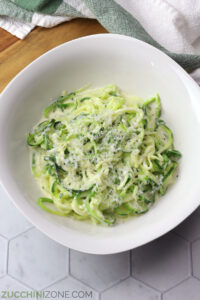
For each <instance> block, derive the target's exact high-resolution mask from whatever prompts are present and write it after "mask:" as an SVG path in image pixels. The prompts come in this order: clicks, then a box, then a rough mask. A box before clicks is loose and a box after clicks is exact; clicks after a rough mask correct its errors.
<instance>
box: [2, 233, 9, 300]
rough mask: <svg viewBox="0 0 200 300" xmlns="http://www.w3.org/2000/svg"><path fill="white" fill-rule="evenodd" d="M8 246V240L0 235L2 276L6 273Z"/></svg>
mask: <svg viewBox="0 0 200 300" xmlns="http://www.w3.org/2000/svg"><path fill="white" fill-rule="evenodd" d="M7 246H8V242H7V241H6V240H5V239H4V238H3V237H0V277H1V276H3V275H5V274H6V267H7ZM0 299H1V298H0Z"/></svg>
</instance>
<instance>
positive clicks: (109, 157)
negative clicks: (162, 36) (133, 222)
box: [27, 85, 181, 225]
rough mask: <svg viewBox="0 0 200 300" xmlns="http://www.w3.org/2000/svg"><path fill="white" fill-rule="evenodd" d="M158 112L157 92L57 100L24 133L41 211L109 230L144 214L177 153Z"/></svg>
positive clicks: (84, 93) (96, 92) (172, 170)
mask: <svg viewBox="0 0 200 300" xmlns="http://www.w3.org/2000/svg"><path fill="white" fill-rule="evenodd" d="M160 115H161V104H160V98H159V96H158V94H156V95H155V97H153V98H151V99H149V100H147V101H145V102H144V101H142V100H141V99H139V98H137V97H131V96H126V95H124V94H123V93H121V92H120V91H119V89H118V88H117V87H116V86H115V85H111V86H107V87H105V88H99V89H93V90H87V89H84V88H83V89H80V90H77V91H74V92H72V93H69V94H63V95H62V96H60V97H59V98H58V99H57V100H56V101H55V102H53V103H52V104H50V105H49V106H48V107H47V108H46V109H45V110H44V117H43V119H42V120H41V122H40V123H39V124H38V125H36V126H35V127H34V129H33V132H32V133H29V134H28V135H27V143H28V145H29V146H31V147H32V172H33V175H34V176H35V177H36V178H37V179H38V182H39V184H40V186H41V188H42V189H43V190H44V191H45V194H46V196H45V197H42V198H39V199H38V204H39V205H40V206H41V208H43V209H44V210H46V211H47V212H49V213H52V214H56V215H59V216H74V217H75V218H78V219H80V220H92V221H95V222H96V223H100V224H108V225H112V224H114V223H115V221H116V219H117V218H120V216H126V217H128V216H135V215H140V214H143V213H145V212H147V211H148V210H149V208H150V207H151V206H152V205H153V203H154V202H155V200H156V199H157V198H159V196H160V195H164V194H165V193H166V191H167V188H168V187H169V185H171V184H172V183H173V182H174V179H175V176H176V173H177V172H176V169H177V160H178V159H179V158H180V156H181V154H180V152H179V151H177V150H175V149H174V145H173V134H172V132H171V130H170V129H169V128H168V127H167V126H166V125H165V122H164V121H163V120H161V119H160Z"/></svg>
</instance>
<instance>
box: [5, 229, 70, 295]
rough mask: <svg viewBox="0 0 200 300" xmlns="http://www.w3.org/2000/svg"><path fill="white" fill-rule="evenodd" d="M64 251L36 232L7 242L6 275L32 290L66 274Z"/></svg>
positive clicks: (31, 231) (29, 232)
mask: <svg viewBox="0 0 200 300" xmlns="http://www.w3.org/2000/svg"><path fill="white" fill-rule="evenodd" d="M67 270H68V249H67V248H66V247H64V246H61V245H59V244H58V243H56V242H54V241H52V240H51V239H49V238H47V237H46V236H45V235H44V234H42V233H40V232H39V231H38V230H37V229H31V230H29V231H28V232H26V233H24V234H22V235H20V236H18V237H16V238H15V239H13V240H11V241H10V247H9V263H8V273H9V274H11V275H12V276H13V277H15V278H16V279H20V280H21V281H23V282H24V283H26V284H27V285H29V286H30V287H32V288H35V289H42V288H44V287H46V286H48V285H50V284H51V283H54V282H55V281H57V280H58V279H61V278H63V277H64V276H66V275H67Z"/></svg>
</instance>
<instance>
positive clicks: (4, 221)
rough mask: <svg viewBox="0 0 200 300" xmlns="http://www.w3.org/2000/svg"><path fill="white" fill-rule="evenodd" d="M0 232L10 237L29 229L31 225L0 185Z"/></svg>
mask: <svg viewBox="0 0 200 300" xmlns="http://www.w3.org/2000/svg"><path fill="white" fill-rule="evenodd" d="M0 205H1V209H0V234H1V235H3V236H5V237H7V238H12V237H14V236H16V235H17V234H19V233H22V232H23V231H25V230H27V229H29V228H31V227H32V225H31V224H30V223H29V222H28V221H27V220H26V219H25V218H24V217H23V216H22V214H21V213H20V212H19V211H18V209H17V208H16V207H15V206H14V205H13V203H12V202H11V200H10V199H9V197H8V196H7V194H6V193H5V192H4V190H3V188H2V187H1V185H0Z"/></svg>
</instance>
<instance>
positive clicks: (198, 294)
mask: <svg viewBox="0 0 200 300" xmlns="http://www.w3.org/2000/svg"><path fill="white" fill-rule="evenodd" d="M179 299H180V300H199V299H200V282H199V280H197V279H195V278H189V279H187V280H185V281H184V282H182V283H181V284H179V285H178V286H176V287H175V288H173V289H171V290H170V291H168V292H167V293H165V294H164V295H163V300H179Z"/></svg>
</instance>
